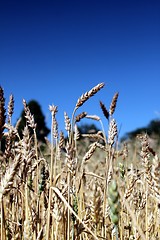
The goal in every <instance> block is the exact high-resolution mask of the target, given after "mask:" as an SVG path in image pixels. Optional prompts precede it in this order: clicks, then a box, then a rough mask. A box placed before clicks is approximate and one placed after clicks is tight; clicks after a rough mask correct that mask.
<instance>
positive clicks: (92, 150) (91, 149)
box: [82, 142, 97, 163]
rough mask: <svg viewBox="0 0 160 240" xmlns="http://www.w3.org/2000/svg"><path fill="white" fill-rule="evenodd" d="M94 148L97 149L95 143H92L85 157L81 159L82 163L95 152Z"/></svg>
mask: <svg viewBox="0 0 160 240" xmlns="http://www.w3.org/2000/svg"><path fill="white" fill-rule="evenodd" d="M96 148H97V142H94V143H93V144H92V146H91V147H90V149H89V151H88V152H86V154H85V156H84V157H83V160H82V163H85V162H86V161H88V160H89V159H90V158H91V157H92V155H93V153H94V152H95V150H96Z"/></svg>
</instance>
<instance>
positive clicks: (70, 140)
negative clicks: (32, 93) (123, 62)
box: [0, 83, 160, 240]
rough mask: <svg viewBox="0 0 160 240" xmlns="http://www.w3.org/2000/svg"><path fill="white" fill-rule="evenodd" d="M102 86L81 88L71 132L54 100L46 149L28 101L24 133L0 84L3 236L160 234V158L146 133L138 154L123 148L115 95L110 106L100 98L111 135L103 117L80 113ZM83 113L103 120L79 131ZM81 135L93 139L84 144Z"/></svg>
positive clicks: (67, 239)
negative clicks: (60, 119)
mask: <svg viewBox="0 0 160 240" xmlns="http://www.w3.org/2000/svg"><path fill="white" fill-rule="evenodd" d="M103 87H104V83H99V84H98V85H96V86H95V87H93V88H92V89H91V90H89V91H88V92H86V93H84V94H82V95H81V97H79V98H78V100H77V102H76V104H75V108H74V109H73V114H72V116H71V117H69V116H68V115H67V113H66V112H65V113H64V125H65V130H66V133H65V134H66V137H65V134H64V133H62V132H59V131H58V122H57V118H56V116H57V113H58V107H57V106H54V105H51V106H49V110H50V113H51V119H52V125H51V141H47V140H46V141H47V150H46V151H47V154H46V153H44V152H42V151H41V150H40V147H39V142H38V140H37V136H36V123H35V121H34V116H33V115H32V114H31V112H30V109H29V107H28V105H27V103H26V101H25V100H23V106H24V111H25V118H26V126H25V127H24V129H23V136H22V137H20V136H19V134H18V124H19V121H18V122H17V124H16V125H15V126H14V125H13V124H12V114H13V112H14V98H13V96H12V95H11V96H10V101H9V103H8V107H7V109H5V98H4V90H3V88H2V87H1V88H0V139H2V138H5V141H6V143H5V149H4V151H1V152H0V164H1V167H0V238H1V240H20V239H22V240H40V239H44V240H50V239H53V240H89V239H96V240H103V239H106V240H110V239H112V240H113V239H115V240H118V239H120V240H127V239H128V240H131V239H132V240H133V239H136V240H138V239H142V240H154V239H157V240H158V239H160V162H159V158H158V154H156V152H155V151H154V150H153V149H152V148H151V147H150V145H149V140H148V136H147V134H143V135H139V136H138V137H137V142H138V144H139V145H138V146H139V147H138V148H137V149H136V152H135V154H133V153H130V149H129V147H128V145H127V143H123V144H121V146H119V144H118V129H117V122H116V119H115V118H114V112H115V110H116V104H117V100H118V93H115V95H114V96H113V99H112V101H111V103H110V105H109V109H107V108H106V106H105V104H104V103H102V102H100V108H101V110H102V114H103V115H104V116H105V118H106V121H107V123H108V132H107V133H106V132H105V131H104V127H103V122H102V121H101V118H100V117H99V116H97V115H93V116H90V115H88V114H87V112H82V113H80V114H77V110H79V109H80V108H81V106H82V105H83V104H85V102H86V101H88V100H90V98H92V97H94V95H95V94H96V93H97V92H99V91H100V90H101V89H102V88H103ZM90 101H91V100H90ZM83 118H90V119H92V120H94V121H99V122H100V125H101V131H99V132H97V133H86V134H84V136H80V133H79V131H78V127H77V123H78V122H80V121H81V119H83ZM30 129H32V130H33V131H30ZM81 137H83V138H84V139H85V138H86V139H92V141H88V143H89V145H88V146H87V147H83V146H82V145H81V144H80V139H81ZM135 163H136V164H135Z"/></svg>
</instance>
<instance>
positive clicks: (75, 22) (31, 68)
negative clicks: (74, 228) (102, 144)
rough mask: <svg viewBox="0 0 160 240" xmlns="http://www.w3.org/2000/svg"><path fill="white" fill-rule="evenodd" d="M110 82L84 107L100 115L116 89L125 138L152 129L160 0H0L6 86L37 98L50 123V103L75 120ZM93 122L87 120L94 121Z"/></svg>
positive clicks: (159, 71) (18, 105)
mask: <svg viewBox="0 0 160 240" xmlns="http://www.w3.org/2000/svg"><path fill="white" fill-rule="evenodd" d="M100 82H105V84H106V86H105V88H104V89H102V90H101V91H100V92H99V93H98V94H97V95H96V96H95V97H93V98H91V99H90V100H89V101H88V102H86V104H85V105H84V106H83V107H82V108H81V109H79V112H78V113H80V112H81V111H87V112H88V114H96V115H99V116H100V117H101V118H102V120H103V123H104V125H105V127H106V129H107V121H106V120H105V119H104V118H103V114H102V112H101V110H100V108H99V100H101V101H102V102H103V103H105V105H106V107H107V108H108V107H109V105H110V102H111V99H112V96H113V95H114V93H115V92H117V91H118V92H119V100H118V104H117V110H116V113H115V118H116V120H117V122H118V126H119V127H120V126H121V135H123V134H124V133H126V132H128V131H132V130H134V129H135V128H137V127H142V126H146V125H147V124H148V123H149V122H150V120H152V119H155V118H159V112H160V93H159V92H160V1H159V0H150V1H149V0H145V1H141V0H126V1H123V0H117V1H116V0H104V1H102V0H97V1H94V0H92V1H91V0H90V1H88V0H79V1H76V0H74V1H73V0H72V1H70V0H65V1H61V0H57V1H55V0H52V1H51V0H50V1H49V0H44V1H41V0H38V1H34V0H32V1H30V0H23V1H22V0H21V1H16V0H14V1H8V0H3V1H0V85H1V86H2V87H3V88H4V91H5V98H6V100H7V101H8V99H9V95H10V94H11V93H12V94H13V95H14V98H15V112H14V118H13V121H14V122H15V121H16V119H17V118H18V117H19V116H20V114H21V111H22V109H23V105H22V99H23V98H24V99H25V100H26V101H29V100H31V99H35V100H37V101H38V102H39V104H40V105H41V107H42V111H43V113H44V115H45V116H46V122H47V126H48V127H50V126H49V125H50V112H49V110H48V106H49V104H54V105H57V106H58V111H59V112H58V114H57V120H58V122H59V130H63V129H64V117H63V116H64V115H63V114H64V111H66V112H67V113H68V115H69V116H70V117H71V114H72V111H73V108H74V106H75V103H76V101H77V99H78V98H79V97H80V96H81V94H82V93H85V92H86V91H88V90H90V89H91V88H92V87H93V86H95V85H97V84H98V83H100ZM87 122H88V121H87ZM83 123H84V121H83Z"/></svg>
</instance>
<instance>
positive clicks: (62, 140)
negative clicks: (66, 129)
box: [59, 131, 65, 148]
mask: <svg viewBox="0 0 160 240" xmlns="http://www.w3.org/2000/svg"><path fill="white" fill-rule="evenodd" d="M64 144H65V137H64V133H63V132H62V131H61V132H60V137H59V147H60V148H63V147H64Z"/></svg>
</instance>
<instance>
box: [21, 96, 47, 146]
mask: <svg viewBox="0 0 160 240" xmlns="http://www.w3.org/2000/svg"><path fill="white" fill-rule="evenodd" d="M28 107H29V109H30V112H31V114H33V116H34V120H35V123H36V134H37V139H38V141H41V142H45V137H46V136H47V135H48V134H49V132H50V130H49V129H48V128H47V126H46V124H45V117H44V115H43V113H42V110H41V106H40V105H39V103H38V102H37V101H35V100H31V101H30V102H29V103H28ZM25 126H26V118H25V112H24V110H23V111H22V113H21V121H20V123H19V127H18V132H19V134H20V136H22V131H23V129H24V127H25Z"/></svg>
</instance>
